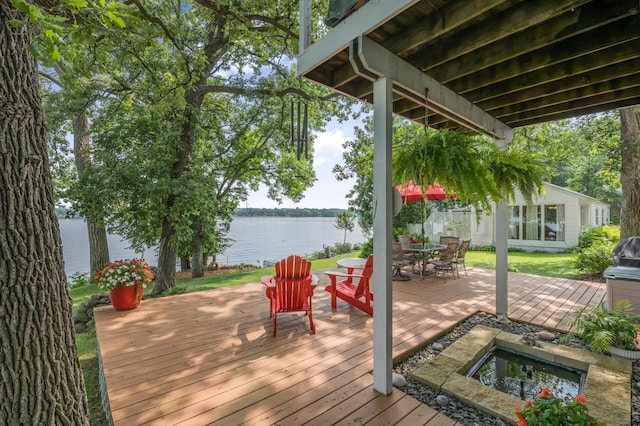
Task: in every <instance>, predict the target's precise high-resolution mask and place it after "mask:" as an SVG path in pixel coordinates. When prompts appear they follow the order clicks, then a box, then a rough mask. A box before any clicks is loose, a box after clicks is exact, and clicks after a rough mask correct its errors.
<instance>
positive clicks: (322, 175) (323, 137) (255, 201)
mask: <svg viewBox="0 0 640 426" xmlns="http://www.w3.org/2000/svg"><path fill="white" fill-rule="evenodd" d="M349 124H352V125H351V126H349V125H348V124H345V123H342V124H338V123H337V122H331V123H330V124H329V125H328V126H327V131H325V132H322V133H317V134H316V135H315V136H316V137H315V140H314V145H313V146H314V156H313V166H314V169H315V172H316V177H317V178H318V180H317V181H316V183H315V184H314V185H313V186H312V187H311V188H309V189H308V190H307V191H306V192H305V197H304V198H303V199H302V201H300V202H299V203H298V204H294V203H293V202H291V201H290V200H286V199H285V200H284V201H283V204H281V205H278V204H277V203H276V202H275V201H272V200H269V199H268V198H267V195H266V194H267V190H266V189H265V188H261V190H260V191H258V192H256V193H254V194H251V195H250V196H249V200H248V201H247V204H246V206H247V207H258V208H260V207H264V208H277V207H289V208H295V207H299V208H305V207H307V208H319V209H322V208H342V209H346V208H347V207H348V203H347V199H346V198H345V197H346V195H347V193H348V192H349V191H350V190H351V189H352V188H353V184H354V181H353V180H348V181H342V182H338V181H337V180H336V178H335V175H334V174H333V171H332V170H333V167H334V166H335V165H336V164H337V163H342V153H343V151H344V148H343V147H342V144H343V143H344V142H345V141H346V140H348V139H350V138H352V137H353V127H354V125H355V123H349ZM337 126H340V128H337ZM345 129H347V130H348V132H345Z"/></svg>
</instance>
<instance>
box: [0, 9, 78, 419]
mask: <svg viewBox="0 0 640 426" xmlns="http://www.w3.org/2000/svg"><path fill="white" fill-rule="evenodd" d="M10 4H11V2H10V1H9V0H0V295H1V297H0V342H1V343H2V349H1V350H0V372H1V374H0V376H1V377H2V379H1V380H0V401H1V403H0V424H3V425H5V424H6V425H17V424H78V425H88V424H89V420H88V405H87V399H86V395H85V389H84V382H83V378H82V371H81V370H80V363H79V361H78V354H77V349H76V340H75V333H74V330H73V319H72V317H71V310H72V304H71V298H70V297H69V292H68V288H67V282H66V277H65V272H64V263H63V260H62V244H61V242H60V229H59V227H58V221H57V219H56V216H55V209H54V200H53V186H52V182H51V176H50V174H49V162H48V158H47V141H46V128H45V120H44V115H43V112H42V102H41V99H40V93H39V82H38V69H37V64H36V61H35V59H34V58H33V57H32V56H31V55H30V54H29V51H28V46H29V44H30V43H31V36H32V34H33V31H34V29H33V28H32V27H30V26H26V25H17V26H15V25H12V24H11V23H10V22H11V21H14V20H19V21H23V22H24V21H26V20H27V18H26V17H25V16H23V15H22V14H20V13H19V12H18V11H16V9H14V8H13V7H11V6H10Z"/></svg>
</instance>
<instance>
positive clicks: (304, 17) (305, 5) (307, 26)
mask: <svg viewBox="0 0 640 426" xmlns="http://www.w3.org/2000/svg"><path fill="white" fill-rule="evenodd" d="M311 20H312V16H311V0H300V34H299V36H298V55H302V54H303V53H304V51H305V50H307V47H309V46H311V42H312V40H311Z"/></svg>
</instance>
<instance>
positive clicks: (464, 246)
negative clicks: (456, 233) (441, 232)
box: [451, 240, 471, 277]
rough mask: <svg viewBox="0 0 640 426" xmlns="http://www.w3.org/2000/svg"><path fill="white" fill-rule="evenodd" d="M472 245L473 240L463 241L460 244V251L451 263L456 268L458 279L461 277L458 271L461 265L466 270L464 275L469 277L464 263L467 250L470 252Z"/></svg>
mask: <svg viewBox="0 0 640 426" xmlns="http://www.w3.org/2000/svg"><path fill="white" fill-rule="evenodd" d="M470 244H471V240H464V241H462V242H461V243H460V248H459V249H458V252H457V253H456V255H455V256H454V258H453V260H452V261H451V262H452V263H453V264H454V265H455V267H456V273H457V274H458V277H460V271H459V270H458V267H459V266H460V265H462V267H463V268H464V274H465V275H467V266H466V265H465V263H464V257H465V256H466V255H467V250H469V245H470Z"/></svg>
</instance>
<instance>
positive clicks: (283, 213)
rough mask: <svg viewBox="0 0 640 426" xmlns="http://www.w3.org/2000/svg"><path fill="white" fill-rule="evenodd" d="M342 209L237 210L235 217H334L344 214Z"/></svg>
mask: <svg viewBox="0 0 640 426" xmlns="http://www.w3.org/2000/svg"><path fill="white" fill-rule="evenodd" d="M344 211H345V210H344V209H308V208H295V209H288V208H282V209H256V208H245V209H237V210H236V212H235V215H236V216H274V217H336V216H338V215H339V214H340V213H342V212H344Z"/></svg>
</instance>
